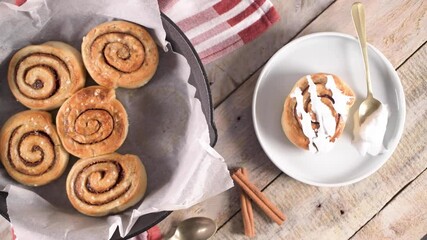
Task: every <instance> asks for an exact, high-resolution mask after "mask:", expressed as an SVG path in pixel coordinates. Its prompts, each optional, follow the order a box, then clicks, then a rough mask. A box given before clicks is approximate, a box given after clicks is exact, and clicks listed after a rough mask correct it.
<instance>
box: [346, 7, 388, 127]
mask: <svg viewBox="0 0 427 240" xmlns="http://www.w3.org/2000/svg"><path fill="white" fill-rule="evenodd" d="M351 16H352V17H353V23H354V26H355V27H356V31H357V36H358V38H359V43H360V48H361V49H362V56H363V62H364V64H365V74H366V85H367V89H368V94H367V96H366V99H365V100H364V101H363V102H362V104H360V106H359V122H360V124H362V123H363V122H364V121H365V120H366V118H367V117H368V116H369V115H371V114H372V113H373V112H375V111H376V110H377V109H378V108H379V107H380V106H381V102H380V101H378V100H377V99H375V98H374V96H373V95H372V84H371V77H370V74H369V63H368V50H367V43H366V27H365V9H364V7H363V4H362V3H359V2H356V3H354V4H353V6H352V7H351Z"/></svg>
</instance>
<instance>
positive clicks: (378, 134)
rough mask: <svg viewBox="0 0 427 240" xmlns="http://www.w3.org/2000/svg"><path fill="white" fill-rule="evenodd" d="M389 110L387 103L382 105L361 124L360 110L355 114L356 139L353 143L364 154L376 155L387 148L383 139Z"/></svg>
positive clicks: (354, 130) (354, 132)
mask: <svg viewBox="0 0 427 240" xmlns="http://www.w3.org/2000/svg"><path fill="white" fill-rule="evenodd" d="M388 116H389V110H388V107H387V105H385V104H381V106H380V107H379V108H378V109H377V110H376V111H375V112H373V113H372V114H371V115H369V116H368V117H367V118H366V120H365V122H363V124H362V125H361V126H360V122H359V112H358V111H356V112H355V114H354V129H353V134H354V140H353V144H354V146H355V147H356V148H357V150H358V151H359V152H360V154H362V155H363V156H365V155H366V153H368V154H370V155H373V156H376V155H378V154H381V153H383V152H384V151H385V150H386V149H385V147H384V146H383V139H384V135H385V131H386V127H387V121H388Z"/></svg>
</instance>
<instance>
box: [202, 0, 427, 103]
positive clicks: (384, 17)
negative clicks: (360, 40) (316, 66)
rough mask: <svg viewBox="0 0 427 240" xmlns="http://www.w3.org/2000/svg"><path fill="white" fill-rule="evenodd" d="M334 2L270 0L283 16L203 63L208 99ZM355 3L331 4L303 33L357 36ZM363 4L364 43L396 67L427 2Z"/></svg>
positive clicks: (426, 15)
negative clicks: (226, 52)
mask: <svg viewBox="0 0 427 240" xmlns="http://www.w3.org/2000/svg"><path fill="white" fill-rule="evenodd" d="M332 2H333V1H301V0H293V1H280V0H278V1H273V3H274V4H275V6H276V8H277V9H278V10H279V11H280V13H281V15H282V19H281V21H280V22H279V23H276V25H275V26H273V27H272V28H271V29H269V30H268V31H267V32H265V33H264V34H263V35H262V36H261V37H259V38H258V39H256V40H254V41H253V42H251V43H249V44H247V45H245V46H243V47H242V48H240V49H238V50H236V51H235V52H233V53H231V54H229V55H227V56H225V57H224V58H221V59H219V60H217V61H215V62H213V63H211V64H209V65H208V66H206V70H207V73H208V78H209V80H210V82H211V83H212V86H211V88H212V96H213V102H214V105H215V106H216V105H217V104H219V103H220V102H222V101H223V100H224V99H225V98H227V96H228V95H229V94H230V93H231V92H233V91H234V90H235V89H236V88H237V87H238V86H239V85H240V84H241V83H242V82H244V81H245V80H247V78H248V77H249V76H251V74H253V73H254V72H255V71H256V70H257V69H258V68H259V67H260V66H262V65H263V64H265V62H266V61H267V59H269V58H270V57H271V55H272V54H273V53H274V52H276V51H277V50H278V49H279V48H280V47H282V46H283V45H284V44H286V43H287V42H289V40H291V39H292V38H293V37H294V35H295V34H296V33H298V29H301V26H303V25H304V24H307V23H309V22H310V20H311V19H314V17H313V13H320V12H322V11H323V10H324V9H325V8H326V7H328V5H329V4H331V3H332ZM353 2H354V1H350V0H341V1H336V2H333V3H332V4H331V5H330V6H329V7H328V8H327V9H326V10H325V11H324V12H322V14H320V15H319V16H318V17H317V18H315V20H314V21H313V22H311V23H310V24H309V25H308V26H307V27H306V28H305V29H304V30H303V31H302V32H300V33H299V34H298V37H299V36H303V35H306V34H309V33H314V32H325V31H333V32H342V33H348V34H351V35H354V36H356V31H355V30H354V27H353V22H352V20H351V14H350V8H351V4H353ZM361 2H363V3H364V5H365V8H366V20H367V36H368V42H370V43H371V44H373V45H374V46H375V47H377V48H378V49H379V50H380V51H382V52H383V53H384V55H385V56H386V57H387V58H388V59H389V60H390V61H391V63H392V64H393V65H394V66H399V65H400V64H401V63H402V62H403V61H404V60H405V59H406V58H405V57H404V58H402V57H401V56H408V55H410V54H411V53H413V52H414V51H416V50H417V48H418V47H419V46H420V45H421V44H422V43H423V42H424V41H425V40H426V35H427V1H419V0H403V1H401V0H393V1H389V0H377V1H368V0H363V1H361Z"/></svg>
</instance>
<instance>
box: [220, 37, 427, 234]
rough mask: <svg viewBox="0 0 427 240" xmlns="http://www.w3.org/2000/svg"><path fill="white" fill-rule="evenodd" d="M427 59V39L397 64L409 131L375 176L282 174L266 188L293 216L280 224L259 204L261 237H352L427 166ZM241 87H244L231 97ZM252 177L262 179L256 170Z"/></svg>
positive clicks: (229, 227)
mask: <svg viewBox="0 0 427 240" xmlns="http://www.w3.org/2000/svg"><path fill="white" fill-rule="evenodd" d="M426 61H427V45H424V46H423V47H422V48H421V49H420V50H419V51H418V52H417V53H416V54H414V55H413V56H412V57H411V58H410V59H409V60H408V61H407V62H405V64H404V65H402V67H401V68H400V69H399V70H398V73H399V76H400V78H401V81H402V85H403V88H404V91H405V96H406V106H407V116H406V122H405V131H404V134H403V136H402V139H401V141H400V143H399V145H398V147H397V149H396V151H395V152H394V154H393V155H392V157H391V158H390V159H389V161H388V162H387V163H386V164H385V165H384V166H383V167H382V168H381V169H380V170H379V171H378V172H376V173H375V174H374V175H372V176H371V177H369V178H367V179H365V180H363V181H361V182H359V183H356V184H352V185H350V186H345V187H340V188H319V187H313V186H308V185H305V184H302V183H299V182H297V181H296V180H293V179H291V178H290V177H288V176H286V175H284V174H282V175H280V176H279V178H277V179H276V180H274V181H273V183H271V184H270V185H269V186H268V187H267V188H266V190H265V193H266V195H267V196H270V197H271V200H272V201H273V202H275V203H277V204H278V205H279V208H281V209H282V210H283V211H284V213H285V214H286V215H287V217H288V220H287V222H285V224H284V225H283V227H282V228H279V227H277V225H276V224H274V223H272V222H271V221H269V219H267V218H266V217H265V216H264V215H262V214H260V212H259V211H257V209H256V208H255V213H254V215H255V226H256V232H257V233H258V235H257V236H258V237H257V238H256V239H269V238H271V239H348V238H349V237H351V236H352V235H353V234H354V233H355V232H356V231H357V230H358V229H360V228H361V227H362V226H363V225H364V224H365V223H366V222H368V221H369V220H370V219H371V218H372V217H373V216H374V215H375V214H376V213H377V212H378V211H379V210H380V209H381V208H382V207H383V206H384V205H385V204H386V203H387V202H388V201H389V200H390V199H392V198H393V196H395V194H396V193H398V192H399V190H400V189H402V188H403V187H404V186H405V185H406V184H407V183H409V182H410V181H412V180H413V179H414V178H415V177H416V176H418V175H419V174H420V173H421V172H423V171H424V170H425V169H426V168H427V159H426V158H425V156H427V138H426V137H425V136H426V135H427V124H425V122H424V121H425V119H426V118H427V107H426V106H427V85H426V84H425V80H424V79H425V77H426V74H427V68H426V66H425V62H426ZM250 81H251V80H249V82H248V83H250ZM246 84H247V83H245V84H244V85H246ZM238 93H240V89H239V91H238V92H237V93H235V94H233V96H232V97H231V98H233V97H234V95H237V94H238ZM226 102H228V100H227V101H226ZM221 107H222V106H221ZM221 107H220V108H221ZM251 161H258V159H251ZM261 166H262V165H261ZM257 170H258V171H262V169H261V170H260V169H257ZM252 179H253V181H254V182H256V181H257V180H258V179H257V178H256V174H255V177H253V178H252ZM420 191H421V189H420ZM241 225H242V220H241V217H240V214H237V215H235V216H234V217H233V218H232V219H231V220H230V221H229V222H227V223H226V224H225V225H224V226H223V227H222V228H221V229H220V230H219V231H218V233H217V234H216V235H215V236H214V238H213V239H243V238H244V236H243V235H241V231H240V229H241V228H242V226H241ZM231 233H238V234H231Z"/></svg>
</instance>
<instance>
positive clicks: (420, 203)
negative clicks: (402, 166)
mask: <svg viewBox="0 0 427 240" xmlns="http://www.w3.org/2000/svg"><path fill="white" fill-rule="evenodd" d="M425 189H427V171H424V172H423V173H422V174H421V175H420V176H419V177H417V178H416V179H415V180H414V182H412V183H411V184H410V185H408V186H407V187H406V188H405V189H404V190H403V191H402V192H401V193H400V194H399V195H398V196H397V197H396V198H395V199H393V201H391V202H390V203H389V204H388V205H387V206H386V207H385V208H384V209H383V210H382V211H381V212H379V213H378V214H377V215H376V216H375V217H374V218H373V219H372V220H371V221H369V223H368V224H367V225H366V226H365V227H363V228H362V229H361V230H360V231H359V232H357V234H356V235H355V236H354V237H352V238H351V239H352V240H362V239H367V240H368V239H402V240H403V239H421V238H422V237H423V236H424V235H426V234H427V193H426V190H425Z"/></svg>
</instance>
